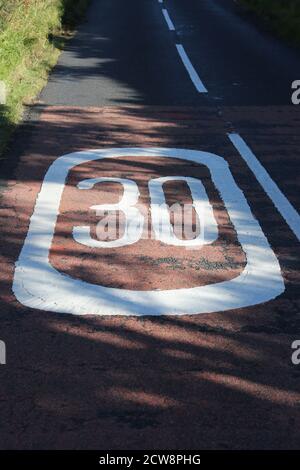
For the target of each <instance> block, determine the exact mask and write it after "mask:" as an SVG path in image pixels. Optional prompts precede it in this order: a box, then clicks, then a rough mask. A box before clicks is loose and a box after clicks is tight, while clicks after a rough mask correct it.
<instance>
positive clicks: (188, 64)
mask: <svg viewBox="0 0 300 470" xmlns="http://www.w3.org/2000/svg"><path fill="white" fill-rule="evenodd" d="M176 49H177V51H178V54H179V55H180V57H181V60H182V62H183V64H184V66H185V68H186V70H187V72H188V74H189V76H190V79H191V80H192V82H193V84H194V85H195V88H196V90H197V91H198V92H199V93H207V88H206V87H205V86H204V84H203V82H202V80H201V79H200V77H199V75H198V74H197V72H196V70H195V68H194V66H193V65H192V63H191V61H190V59H189V58H188V56H187V53H186V52H185V50H184V47H183V45H182V44H176Z"/></svg>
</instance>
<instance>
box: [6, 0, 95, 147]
mask: <svg viewBox="0 0 300 470" xmlns="http://www.w3.org/2000/svg"><path fill="white" fill-rule="evenodd" d="M88 3H89V0H0V99H1V97H2V99H3V95H4V89H6V102H5V104H0V155H1V154H2V152H3V149H4V148H5V146H6V144H7V142H8V139H9V137H10V135H11V133H12V131H13V130H14V127H15V126H16V124H17V123H18V122H19V121H20V119H21V117H22V113H23V109H24V105H25V104H29V103H31V102H32V100H33V99H34V97H36V96H37V94H38V93H39V92H40V90H41V89H42V87H43V86H44V84H45V83H46V79H47V75H48V73H49V71H50V69H51V68H52V67H53V66H54V65H55V63H56V61H57V58H58V56H59V51H60V49H61V47H62V45H63V42H64V40H65V39H66V38H67V36H68V34H70V31H71V30H72V28H74V26H75V25H76V23H77V22H78V21H80V19H82V17H83V15H84V13H85V10H86V7H87V5H88Z"/></svg>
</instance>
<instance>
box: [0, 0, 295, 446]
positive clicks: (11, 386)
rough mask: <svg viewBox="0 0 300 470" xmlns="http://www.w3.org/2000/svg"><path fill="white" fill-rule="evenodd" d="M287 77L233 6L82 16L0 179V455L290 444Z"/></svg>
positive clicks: (286, 52)
mask: <svg viewBox="0 0 300 470" xmlns="http://www.w3.org/2000/svg"><path fill="white" fill-rule="evenodd" d="M299 78H300V61H299V53H297V52H296V51H294V50H292V49H290V48H288V47H287V46H285V45H283V44H282V43H281V42H279V41H278V40H276V39H274V38H272V37H271V36H270V35H269V34H268V33H266V32H263V31H261V29H260V27H258V26H257V25H255V24H254V23H253V20H252V19H251V18H250V19H249V18H248V17H247V15H245V14H243V13H241V11H240V10H239V8H238V7H237V5H236V2H233V1H231V0H202V1H199V0H185V1H184V2H182V1H180V0H164V1H157V0H130V2H124V1H123V0H98V1H97V0H94V1H92V3H91V6H90V8H89V11H88V14H87V18H86V20H85V21H84V22H83V23H82V25H81V26H80V28H79V30H78V32H77V34H76V35H75V37H74V38H73V39H72V40H70V41H69V42H68V43H67V44H66V48H65V50H64V52H63V53H62V55H61V57H60V59H59V62H58V64H57V66H56V68H55V69H54V71H53V73H52V74H51V76H50V79H49V83H48V84H47V86H46V87H45V89H44V90H43V91H42V93H41V95H40V97H39V103H38V104H37V105H36V106H34V107H33V109H32V111H31V113H30V115H29V117H28V122H26V123H25V124H24V126H23V127H22V128H20V130H19V131H17V133H16V135H15V139H14V142H13V145H12V146H11V149H10V151H9V152H8V155H7V162H6V164H5V167H4V168H3V170H2V175H3V177H5V178H6V184H5V188H4V189H3V191H2V200H1V206H2V207H1V212H0V223H1V227H0V246H1V250H0V257H1V266H2V270H1V274H0V279H1V316H2V322H1V330H0V331H1V333H0V339H1V340H3V341H5V344H6V348H7V364H6V365H1V366H0V374H1V381H0V384H1V385H0V410H1V424H0V436H1V438H0V447H1V448H4V449H7V448H8V449H45V448H46V449H64V448H69V449H108V448H109V449H166V448H168V449H198V450H199V449H256V448H259V449H297V448H299V442H300V431H299V426H298V422H299V419H300V408H299V403H300V390H299V378H300V369H299V366H297V365H294V364H293V363H292V361H291V356H292V353H293V350H292V347H291V345H292V343H293V342H294V341H295V340H300V316H299V305H300V298H299V292H300V290H299V254H300V253H299V239H300V223H299V221H300V218H299V215H298V211H299V209H300V198H299V190H298V188H299V149H300V132H299V125H300V115H299V109H300V108H299V106H298V107H297V106H295V105H293V104H292V102H291V94H292V90H291V84H292V82H293V81H294V80H296V79H299ZM201 182H202V183H201ZM116 183H117V184H116ZM120 183H121V184H120ZM199 194H200V196H199ZM197 195H198V196H197ZM197 198H198V199H197ZM150 199H151V201H150ZM197 200H199V201H200V200H201V201H202V203H203V201H206V202H205V206H202V205H201V207H205V209H204V210H205V211H206V212H205V217H206V218H205V220H204V223H205V224H206V228H205V231H206V232H205V233H206V235H205V237H207V238H205V237H204V240H202V241H201V240H200V239H199V240H200V241H199V244H196V245H193V242H192V241H191V240H188V239H181V240H179V239H178V238H176V237H175V238H174V236H173V235H172V230H171V232H170V231H169V232H168V230H166V231H163V232H162V233H161V232H159V231H158V230H157V231H155V230H156V229H157V222H156V219H155V217H156V215H155V214H156V212H155V210H156V209H155V207H156V206H155V202H157V201H160V202H164V201H165V202H166V203H167V205H168V206H171V205H172V204H173V203H181V204H183V203H184V204H191V202H194V209H193V210H194V211H195V205H196V201H197ZM122 201H123V202H122ZM108 204H109V206H107V205H108ZM116 204H119V206H112V205H116ZM120 204H121V205H120ZM122 204H123V205H122ZM95 206H96V207H95ZM199 207H200V206H199ZM97 208H98V210H99V208H100V209H101V208H102V209H103V208H105V210H107V211H110V210H111V209H112V208H115V209H117V210H119V211H120V212H122V213H123V215H125V217H126V218H127V220H128V221H129V222H130V224H131V225H130V224H129V225H130V227H129V228H128V229H125V232H124V233H125V235H124V236H121V237H120V235H119V238H118V237H116V238H115V239H114V241H113V242H112V243H111V244H110V245H108V244H107V241H106V242H105V241H102V242H100V241H99V237H98V232H97V227H98V222H99V216H98V213H97V212H95V210H97ZM199 210H200V212H199V214H198V215H199V218H200V219H201V214H202V215H203V213H201V209H199ZM160 214H161V213H160ZM167 217H169V216H168V210H167ZM194 217H195V214H194ZM194 220H195V219H194ZM201 220H202V219H201ZM137 221H141V227H142V229H141V230H142V231H141V232H140V231H139V230H140V228H139V225H138V224H137ZM146 221H147V222H148V224H145V222H146ZM201 223H202V222H201ZM145 226H146V228H145ZM166 226H170V221H169V220H167V223H166ZM125 227H126V226H125ZM132 227H133V228H132ZM126 230H127V232H126ZM150 233H151V234H152V236H151V238H149V234H150ZM153 233H154V235H153ZM207 234H208V235H207Z"/></svg>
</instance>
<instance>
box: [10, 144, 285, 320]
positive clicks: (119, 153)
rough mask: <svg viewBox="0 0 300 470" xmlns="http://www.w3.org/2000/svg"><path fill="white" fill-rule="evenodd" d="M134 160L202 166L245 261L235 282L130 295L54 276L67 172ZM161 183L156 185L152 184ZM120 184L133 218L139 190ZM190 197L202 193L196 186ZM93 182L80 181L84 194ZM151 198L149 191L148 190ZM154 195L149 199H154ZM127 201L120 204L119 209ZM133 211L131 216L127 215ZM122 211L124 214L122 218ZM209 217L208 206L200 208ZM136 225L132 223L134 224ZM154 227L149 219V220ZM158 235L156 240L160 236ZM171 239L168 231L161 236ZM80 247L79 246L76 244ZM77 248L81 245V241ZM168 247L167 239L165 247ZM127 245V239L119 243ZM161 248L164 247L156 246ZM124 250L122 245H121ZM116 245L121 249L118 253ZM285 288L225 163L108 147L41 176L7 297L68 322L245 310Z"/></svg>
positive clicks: (57, 164) (71, 157)
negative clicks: (75, 318) (77, 317)
mask: <svg viewBox="0 0 300 470" xmlns="http://www.w3.org/2000/svg"><path fill="white" fill-rule="evenodd" d="M128 156H131V157H132V156H133V157H134V156H136V157H139V158H140V159H146V158H156V157H158V158H172V159H181V160H186V161H188V162H194V163H197V164H202V165H204V166H206V167H207V168H208V170H209V172H210V174H211V178H212V182H213V184H214V185H215V187H216V189H217V191H218V192H219V194H220V197H221V199H222V201H223V203H224V205H225V207H226V209H227V212H228V214H229V217H230V220H231V222H232V224H233V226H234V228H235V231H236V234H237V238H238V242H239V243H240V245H241V247H242V250H243V252H244V253H245V256H246V266H245V268H244V269H243V271H242V272H241V273H240V274H239V275H238V276H237V277H235V278H234V279H231V280H225V281H223V282H219V283H216V284H210V285H200V286H196V287H191V288H178V289H167V290H148V291H145V290H143V291H141V290H129V289H121V288H116V287H107V286H103V285H96V284H92V283H89V282H86V281H83V280H81V279H78V278H72V277H70V276H69V275H66V274H65V273H61V272H59V270H57V269H56V268H55V267H53V265H52V264H51V262H50V256H49V254H50V249H51V245H52V241H53V237H54V234H55V227H56V223H57V218H58V215H59V208H60V202H61V198H62V194H63V191H64V188H65V184H66V180H67V177H68V174H69V172H70V171H71V170H72V169H73V168H74V167H75V166H77V165H80V164H83V163H87V162H91V161H101V160H103V159H107V158H110V159H111V158H113V159H115V158H116V159H117V158H120V157H121V158H126V157H128ZM158 180H162V179H158ZM123 183H126V185H127V186H126V185H125V186H124V188H126V187H127V190H128V194H127V198H126V195H125V200H124V197H123V200H122V201H121V204H123V207H122V210H123V209H124V210H125V213H126V211H127V215H129V216H130V217H133V216H137V212H136V211H135V210H134V209H135V208H134V202H135V201H136V196H137V194H138V188H137V187H136V185H135V183H133V182H132V181H131V182H130V181H129V180H128V181H125V182H124V181H123ZM192 183H193V184H194V188H196V189H195V191H196V193H197V191H198V193H197V195H196V196H194V198H195V199H196V200H197V197H198V198H201V196H202V197H204V199H205V191H204V192H203V189H202V187H201V182H200V181H199V185H198V187H197V184H196V182H195V181H192V179H191V180H190V184H191V185H192ZM94 184H95V181H93V179H90V180H84V181H82V182H81V185H79V186H81V188H82V189H83V188H85V189H89V187H92V186H93V185H94ZM153 184H154V186H155V185H156V192H153V191H152V199H153V198H154V199H155V197H158V196H157V195H159V198H160V199H161V196H162V195H161V191H160V190H159V188H160V186H161V185H162V184H163V181H156V182H154V183H153V181H152V182H151V183H150V187H151V186H152V190H153ZM150 192H151V191H150ZM154 194H155V195H156V196H154ZM126 201H127V202H126ZM132 210H134V214H133V213H131V212H130V211H132ZM128 211H129V212H128ZM206 211H207V213H208V214H209V211H210V206H209V203H208V204H207V205H206ZM135 220H136V219H135ZM210 224H211V228H210V236H211V237H212V238H211V240H213V239H214V235H215V234H214V230H215V226H214V218H213V216H212V215H211V218H210ZM154 225H155V214H154ZM134 227H135V230H136V231H135V232H134V231H131V233H129V234H128V233H127V236H128V240H127V242H133V243H134V240H137V239H138V237H139V236H140V230H141V228H140V227H141V220H139V216H138V217H137V220H136V224H135V225H134ZM159 235H160V234H158V236H159ZM168 235H170V232H168ZM74 236H75V237H77V238H78V237H79V238H80V237H83V239H84V238H85V239H86V238H87V230H86V229H85V230H83V231H82V227H81V232H80V230H79V229H75V231H74ZM79 241H80V240H79ZM81 241H82V240H81ZM169 241H170V240H169ZM125 242H126V240H125ZM162 242H166V239H163V240H162ZM122 243H124V240H123V242H122ZM122 243H121V246H120V248H119V249H120V250H122ZM284 289H285V287H284V282H283V278H282V275H281V271H280V266H279V263H278V260H277V258H276V256H275V254H274V252H273V250H272V248H271V247H270V245H269V243H268V240H267V239H266V237H265V235H264V233H263V231H262V229H261V227H260V225H259V223H258V221H257V220H256V219H255V218H254V216H253V214H252V212H251V210H250V207H249V205H248V202H247V200H246V199H245V196H244V194H243V192H242V191H241V190H240V189H239V188H238V186H237V185H236V183H235V181H234V179H233V176H232V174H231V172H230V169H229V166H228V163H227V162H226V161H225V159H224V158H222V157H220V156H218V155H215V154H212V153H207V152H202V151H196V150H185V149H170V148H112V149H104V150H93V151H90V152H88V151H87V152H75V153H70V154H67V155H63V156H61V157H59V158H58V159H57V160H56V161H54V163H53V164H52V165H51V166H50V168H49V169H48V171H47V173H46V176H45V178H44V181H43V184H42V188H41V191H40V193H39V195H38V198H37V201H36V205H35V209H34V213H33V216H32V217H31V221H30V226H29V230H28V233H27V237H26V239H25V242H24V245H23V248H22V250H21V254H20V257H19V259H18V261H17V263H16V269H15V275H14V281H13V291H14V294H15V296H16V298H17V299H18V300H19V301H20V302H21V303H22V304H23V305H26V306H28V307H31V308H37V309H41V310H46V311H52V312H58V313H70V314H74V315H85V314H94V315H183V314H200V313H210V312H217V311H224V310H228V309H235V308H242V307H248V306H251V305H256V304H259V303H262V302H266V301H269V300H271V299H273V298H275V297H277V296H278V295H280V294H281V293H282V292H283V291H284Z"/></svg>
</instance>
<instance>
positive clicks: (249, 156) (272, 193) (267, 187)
mask: <svg viewBox="0 0 300 470" xmlns="http://www.w3.org/2000/svg"><path fill="white" fill-rule="evenodd" d="M228 137H229V139H230V141H231V142H232V144H233V145H234V147H235V148H236V149H237V151H238V152H239V154H240V155H241V157H242V159H243V160H244V161H245V162H246V163H247V165H248V167H249V168H250V170H251V171H252V173H253V174H254V175H255V177H256V179H257V181H259V183H260V184H261V186H262V187H263V189H264V191H265V192H266V193H267V195H268V196H269V198H270V199H271V201H272V202H273V203H274V205H275V207H276V208H277V210H278V212H279V213H280V214H281V215H282V217H283V218H284V220H285V221H286V223H287V224H288V226H289V227H290V229H291V230H292V231H293V233H294V234H295V235H296V237H297V239H298V240H299V241H300V216H299V214H298V212H297V211H296V209H295V208H294V207H293V206H292V204H291V203H290V201H289V200H288V199H287V198H286V197H285V195H284V194H283V193H282V191H281V190H280V189H279V187H278V186H277V184H276V183H275V182H274V181H273V180H272V178H271V176H270V175H269V173H268V172H267V170H266V169H265V168H264V167H263V166H262V164H261V163H260V162H259V161H258V159H257V158H256V156H255V155H254V153H253V152H252V150H251V149H250V147H249V146H248V145H247V144H246V142H245V141H244V139H243V138H242V137H241V136H240V135H239V134H236V133H232V134H228Z"/></svg>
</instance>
